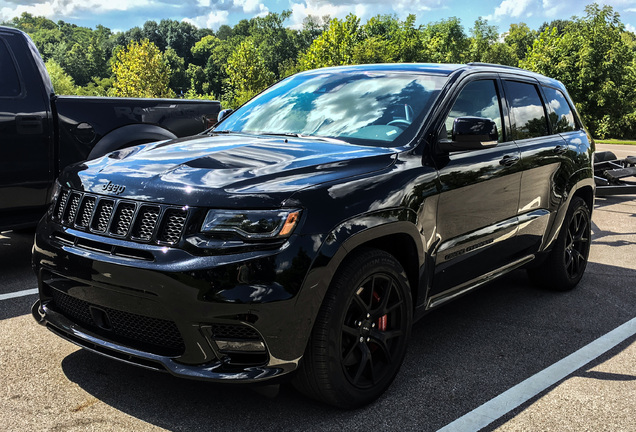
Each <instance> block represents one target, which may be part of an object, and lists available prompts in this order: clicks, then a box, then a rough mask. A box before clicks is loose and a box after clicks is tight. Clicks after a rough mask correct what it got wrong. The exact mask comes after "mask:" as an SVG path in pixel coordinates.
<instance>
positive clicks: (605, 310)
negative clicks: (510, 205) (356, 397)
mask: <svg viewBox="0 0 636 432" xmlns="http://www.w3.org/2000/svg"><path fill="white" fill-rule="evenodd" d="M635 277H636V271H635V270H632V269H626V268H619V267H613V266H608V265H603V264H598V263H593V262H591V263H590V264H589V267H588V271H587V272H586V274H585V276H584V278H583V280H582V281H581V283H580V284H579V286H578V288H577V289H576V290H574V291H570V292H564V293H555V292H550V291H546V290H543V289H540V288H535V287H533V286H532V285H530V283H529V281H528V279H527V277H526V275H525V272H523V271H517V272H514V273H512V274H510V275H508V276H507V277H505V278H503V279H501V280H499V281H497V282H494V283H492V284H490V285H487V286H485V287H483V288H481V289H480V290H478V292H474V293H472V294H469V295H467V296H465V297H463V298H461V299H459V300H457V301H455V302H453V303H451V304H449V305H446V306H444V307H442V308H440V309H438V310H436V311H434V312H432V313H430V314H429V315H427V316H426V317H424V318H423V319H422V320H421V321H419V322H418V323H417V324H415V326H414V328H413V332H412V335H411V340H410V344H409V351H408V354H407V357H406V359H405V361H404V364H403V366H402V369H401V371H400V373H399V374H398V376H397V378H396V381H395V382H394V383H393V385H392V386H391V387H390V388H389V389H388V391H387V392H386V393H385V394H384V395H383V396H382V397H381V398H380V399H379V400H378V401H376V402H375V403H373V404H371V405H370V406H368V407H365V408H362V409H358V410H354V411H344V410H339V409H337V408H333V407H329V406H325V405H323V404H320V403H317V402H314V401H312V400H309V399H307V398H305V397H303V396H301V395H299V394H298V393H297V392H296V391H295V390H294V389H293V388H292V387H291V386H290V385H284V386H282V387H281V391H280V393H279V394H278V395H277V396H276V397H266V396H264V395H263V394H262V393H264V392H266V390H267V389H263V390H262V391H261V392H260V393H259V392H257V391H254V390H253V389H251V388H248V387H244V386H230V385H217V384H210V383H204V382H197V381H189V380H182V379H177V378H174V377H172V376H170V375H168V374H162V373H157V372H153V371H148V370H144V369H140V368H137V367H134V366H129V365H125V364H121V363H118V362H115V361H112V360H109V359H106V358H103V357H101V356H98V355H95V354H92V353H89V352H87V351H85V350H79V351H76V352H74V353H73V354H71V355H69V356H67V357H66V358H65V359H64V360H63V362H62V368H63V371H64V373H65V374H66V376H67V377H68V379H69V380H71V381H72V382H74V383H76V384H77V385H79V386H80V387H81V388H83V389H84V390H85V391H87V392H88V393H90V394H91V395H93V396H95V397H96V398H98V399H99V400H101V401H103V402H104V403H106V404H108V405H110V406H112V407H114V408H116V409H118V410H120V411H122V412H124V413H126V414H129V415H131V416H134V417H136V418H138V419H140V420H142V421H144V422H147V423H150V424H153V425H156V426H159V427H162V428H165V429H168V430H188V431H196V430H211V429H213V430H220V429H223V430H248V429H254V430H263V431H268V430H277V431H278V430H333V429H344V430H354V429H355V430H363V429H371V430H377V429H383V430H396V429H400V430H437V429H439V428H440V427H442V426H444V425H446V424H448V423H450V422H451V421H453V420H455V419H456V418H458V417H460V416H461V415H463V414H465V413H467V412H469V411H471V410H473V409H474V408H476V407H478V406H479V405H481V404H483V403H485V402H487V401H488V400H490V399H491V398H493V397H495V396H497V395H499V394H500V393H502V392H504V391H505V390H507V389H509V388H510V387H512V386H514V385H515V384H517V383H519V382H521V381H523V380H525V379H526V378H528V377H530V376H532V375H534V374H535V373H537V372H539V371H541V370H543V369H544V368H546V367H548V366H550V365H552V364H553V363H555V362H557V361H559V360H561V359H562V358H564V357H566V356H568V355H569V354H571V353H573V352H575V351H577V350H578V349H580V348H582V347H583V346H585V345H587V344H588V343H590V342H592V341H593V340H595V339H597V338H599V337H600V336H602V335H604V334H606V333H607V332H609V331H611V330H613V329H614V328H616V327H618V326H619V325H621V324H623V323H624V322H626V321H628V320H629V319H631V318H633V317H634V315H635V314H634V311H635V310H636V299H635V298H634V296H633V290H632V289H631V288H630V287H631V286H632V281H633V280H634V278H635ZM585 370H587V369H585ZM625 379H627V378H625Z"/></svg>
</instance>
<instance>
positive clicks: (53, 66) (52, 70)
mask: <svg viewBox="0 0 636 432" xmlns="http://www.w3.org/2000/svg"><path fill="white" fill-rule="evenodd" d="M45 66H46V70H47V71H48V72H49V76H50V77H51V82H52V83H53V89H54V90H55V93H56V94H59V95H74V94H76V92H77V88H76V87H75V82H74V81H73V78H71V76H70V75H69V74H67V73H66V72H65V71H64V69H63V68H62V66H60V65H59V64H58V63H57V62H56V61H55V60H49V61H47V62H46V63H45Z"/></svg>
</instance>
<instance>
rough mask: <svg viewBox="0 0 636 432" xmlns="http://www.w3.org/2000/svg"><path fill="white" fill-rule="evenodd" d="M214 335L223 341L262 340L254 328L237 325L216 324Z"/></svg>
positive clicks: (213, 330) (213, 329)
mask: <svg viewBox="0 0 636 432" xmlns="http://www.w3.org/2000/svg"><path fill="white" fill-rule="evenodd" d="M212 334H213V335H214V337H215V338H221V339H260V338H261V337H260V336H259V335H258V332H257V331H256V330H254V329H253V328H252V327H248V326H245V325H236V324H214V325H213V326H212Z"/></svg>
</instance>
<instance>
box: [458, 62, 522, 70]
mask: <svg viewBox="0 0 636 432" xmlns="http://www.w3.org/2000/svg"><path fill="white" fill-rule="evenodd" d="M466 65H467V66H492V67H498V68H504V69H512V70H520V71H525V72H529V71H528V70H526V69H522V68H520V67H516V66H508V65H501V64H496V63H481V62H470V63H466Z"/></svg>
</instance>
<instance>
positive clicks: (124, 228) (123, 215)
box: [110, 202, 135, 236]
mask: <svg viewBox="0 0 636 432" xmlns="http://www.w3.org/2000/svg"><path fill="white" fill-rule="evenodd" d="M134 215H135V205H134V204H132V203H128V202H124V203H120V204H119V206H117V211H116V212H115V219H114V221H113V224H112V227H111V231H110V232H111V234H115V235H118V236H125V235H126V234H128V230H129V229H130V225H131V224H132V220H133V216H134Z"/></svg>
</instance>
